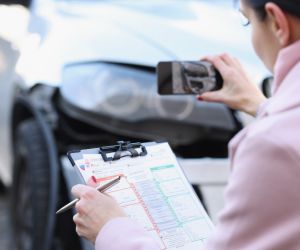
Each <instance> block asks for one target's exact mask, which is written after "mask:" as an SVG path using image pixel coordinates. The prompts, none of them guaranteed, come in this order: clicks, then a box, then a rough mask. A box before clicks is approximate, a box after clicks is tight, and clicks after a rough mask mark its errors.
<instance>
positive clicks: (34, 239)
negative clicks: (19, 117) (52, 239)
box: [11, 120, 50, 250]
mask: <svg viewBox="0 0 300 250" xmlns="http://www.w3.org/2000/svg"><path fill="white" fill-rule="evenodd" d="M49 169H50V165H49V160H48V154H47V145H46V143H45V139H44V137H43V134H42V132H41V129H40V127H39V125H38V123H37V122H36V121H35V120H26V121H24V122H22V123H21V124H20V125H19V126H18V128H17V132H16V144H15V147H14V174H13V189H12V210H11V212H12V222H13V223H12V226H13V234H14V235H13V237H14V238H15V243H14V244H15V249H17V250H43V249H45V247H46V246H45V245H44V241H45V234H46V230H45V228H46V226H45V225H47V221H48V220H47V217H48V205H49V204H48V203H49V192H50V178H49V175H50V170H49Z"/></svg>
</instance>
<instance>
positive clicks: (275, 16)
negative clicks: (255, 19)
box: [265, 3, 291, 47]
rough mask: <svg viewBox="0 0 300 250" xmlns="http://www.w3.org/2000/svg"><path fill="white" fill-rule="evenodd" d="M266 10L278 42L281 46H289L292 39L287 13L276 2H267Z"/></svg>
mask: <svg viewBox="0 0 300 250" xmlns="http://www.w3.org/2000/svg"><path fill="white" fill-rule="evenodd" d="M265 10H266V12H267V18H268V23H269V25H270V28H271V31H272V32H273V34H274V36H275V37H276V38H277V40H278V43H279V44H280V46H281V47H286V46H288V45H289V44H290V40H291V28H290V24H289V19H288V17H287V14H286V13H284V12H283V11H282V9H280V8H279V7H278V5H276V4H275V3H267V4H266V6H265Z"/></svg>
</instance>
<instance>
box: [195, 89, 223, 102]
mask: <svg viewBox="0 0 300 250" xmlns="http://www.w3.org/2000/svg"><path fill="white" fill-rule="evenodd" d="M198 100H200V101H205V102H222V100H223V96H222V93H221V91H210V92H205V93H203V94H202V95H200V96H198Z"/></svg>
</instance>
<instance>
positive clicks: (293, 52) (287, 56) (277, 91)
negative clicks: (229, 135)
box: [229, 41, 300, 167]
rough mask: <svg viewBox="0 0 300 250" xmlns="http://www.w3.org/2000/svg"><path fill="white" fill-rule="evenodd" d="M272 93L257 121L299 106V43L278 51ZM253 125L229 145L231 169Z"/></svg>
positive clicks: (263, 105)
mask: <svg viewBox="0 0 300 250" xmlns="http://www.w3.org/2000/svg"><path fill="white" fill-rule="evenodd" d="M272 93H273V97H272V98H270V99H269V100H267V101H266V102H265V103H263V104H262V105H261V107H260V109H259V112H258V115H257V118H256V119H257V120H259V119H261V118H263V117H264V116H267V115H270V114H274V113H278V112H282V111H285V110H289V109H292V108H293V107H297V106H300V41H298V42H296V43H294V44H292V45H290V46H289V47H287V48H284V49H282V50H281V51H280V53H279V55H278V58H277V61H276V65H275V69H274V82H273V86H272ZM255 123H256V122H255V121H254V122H253V123H252V124H250V125H248V126H247V127H245V128H244V129H243V130H242V131H240V132H239V133H238V134H237V135H236V136H235V137H234V138H233V139H232V140H231V142H230V144H229V156H230V159H231V167H233V166H234V156H235V154H236V152H237V150H238V146H239V145H240V143H241V142H242V141H243V140H244V138H245V137H246V136H247V133H248V131H249V129H251V127H253V126H255Z"/></svg>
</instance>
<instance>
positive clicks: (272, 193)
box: [205, 134, 300, 250]
mask: <svg viewBox="0 0 300 250" xmlns="http://www.w3.org/2000/svg"><path fill="white" fill-rule="evenodd" d="M284 141H285V140H284V138H282V139H280V138H276V137H272V136H271V135H270V134H269V135H268V134H265V135H259V136H258V135H256V136H254V137H252V138H247V139H245V140H244V141H243V142H242V143H241V144H240V145H239V148H238V150H237V151H236V155H235V157H234V161H233V172H232V174H231V177H230V181H229V185H228V187H227V189H226V191H225V208H224V210H223V211H222V212H221V214H220V217H219V223H218V225H217V227H216V232H215V234H214V235H213V237H212V238H211V239H210V240H209V241H208V242H207V245H206V248H205V250H240V249H243V250H253V249H256V250H260V249H263V250H282V249H289V250H294V249H295V250H296V249H300V237H299V235H300V226H299V221H300V160H299V157H298V156H297V153H296V152H295V151H293V149H292V148H289V146H288V143H284Z"/></svg>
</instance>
